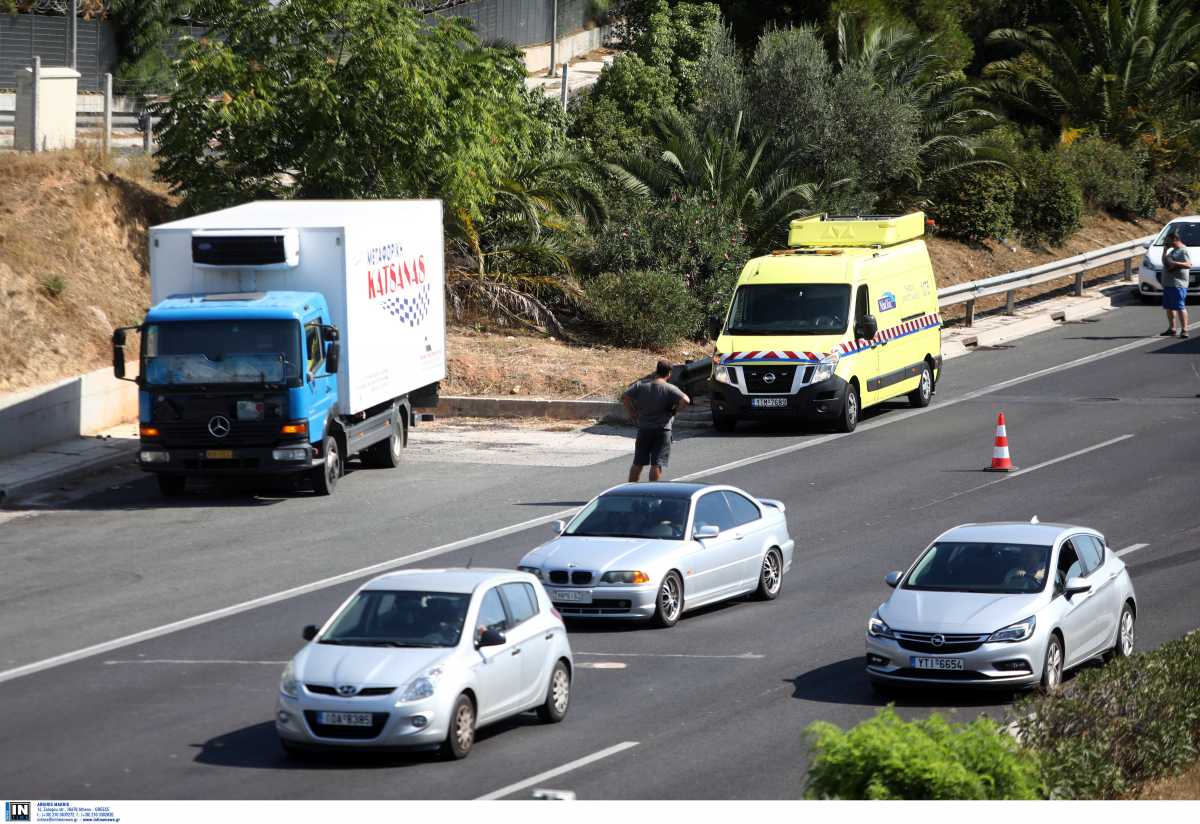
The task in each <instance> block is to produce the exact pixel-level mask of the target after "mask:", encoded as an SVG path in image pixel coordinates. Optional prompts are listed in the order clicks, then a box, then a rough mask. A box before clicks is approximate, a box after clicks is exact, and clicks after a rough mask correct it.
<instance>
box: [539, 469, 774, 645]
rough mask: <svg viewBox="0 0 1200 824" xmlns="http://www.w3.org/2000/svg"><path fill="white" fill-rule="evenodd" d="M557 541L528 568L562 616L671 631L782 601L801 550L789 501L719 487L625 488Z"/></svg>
mask: <svg viewBox="0 0 1200 824" xmlns="http://www.w3.org/2000/svg"><path fill="white" fill-rule="evenodd" d="M555 531H556V532H557V533H559V534H558V536H557V537H556V538H554V539H553V540H552V541H549V542H548V543H545V544H543V545H542V546H540V547H538V548H537V549H535V550H533V551H532V552H530V553H528V554H526V555H525V557H524V558H522V559H521V564H520V566H519V567H518V568H519V569H521V570H522V571H524V572H528V573H530V574H532V575H535V576H537V577H538V578H539V579H540V580H541V581H542V582H543V583H544V584H545V586H546V588H547V592H548V593H549V595H550V600H551V601H552V602H553V603H554V605H555V607H556V608H557V609H558V610H559V612H561V613H562V614H563V615H565V616H567V617H570V616H581V617H584V616H586V617H589V618H604V619H614V620H630V619H634V620H637V619H642V620H645V619H651V620H653V621H654V622H655V623H657V624H658V625H659V626H662V627H670V626H674V625H675V623H676V622H678V621H679V617H680V616H681V615H682V614H683V613H684V612H685V611H687V610H690V609H695V608H696V607H700V606H704V605H705V604H711V603H714V602H716V601H723V600H725V599H726V598H735V597H737V596H739V595H745V594H746V593H750V592H754V593H757V595H758V596H759V597H760V598H762V599H763V600H767V601H769V600H772V599H774V598H776V597H778V595H779V592H780V589H781V588H782V587H783V576H784V574H785V573H786V572H787V571H788V570H789V569H790V568H791V566H792V553H793V550H794V547H795V543H794V542H793V541H792V539H791V537H789V536H788V528H787V519H786V517H785V516H784V506H783V504H782V503H781V502H780V501H776V500H772V499H769V498H755V497H754V496H752V495H750V494H749V493H747V492H744V491H742V490H740V489H737V488H736V487H732V486H717V485H711V484H685V483H647V484H622V485H621V486H618V487H614V488H612V489H610V490H608V491H607V492H604V493H602V494H601V495H600V496H599V497H597V498H595V499H593V500H592V501H591V502H589V503H588V504H587V506H585V507H584V508H583V509H581V510H580V511H579V514H578V515H576V516H575V517H574V518H572V519H571V522H570V523H569V524H565V525H564V524H562V523H561V522H559V523H557V524H556V525H555Z"/></svg>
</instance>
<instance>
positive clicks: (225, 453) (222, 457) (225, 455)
mask: <svg viewBox="0 0 1200 824" xmlns="http://www.w3.org/2000/svg"><path fill="white" fill-rule="evenodd" d="M204 457H206V458H208V459H209V460H210V461H228V460H229V459H231V458H232V457H233V450H232V449H208V450H205V452H204Z"/></svg>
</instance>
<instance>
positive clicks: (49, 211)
mask: <svg viewBox="0 0 1200 824" xmlns="http://www.w3.org/2000/svg"><path fill="white" fill-rule="evenodd" d="M171 207H172V201H171V199H170V197H169V196H168V195H167V194H166V192H165V190H164V189H163V187H162V186H161V185H160V184H157V183H154V182H153V181H152V180H151V178H150V175H149V168H148V167H146V166H144V165H143V166H137V167H131V166H129V165H126V166H122V167H113V166H111V165H109V164H107V163H105V162H103V161H101V160H100V159H99V158H98V157H96V156H94V155H91V154H88V153H85V152H56V153H49V154H43V155H36V156H34V155H20V154H15V153H0V310H2V312H3V317H4V318H5V320H6V321H7V334H6V335H3V336H0V363H4V364H5V369H3V370H0V393H4V392H13V391H19V390H22V389H27V388H29V387H32V386H37V385H39V384H44V383H48V382H50V381H53V380H57V379H60V378H64V377H69V376H71V375H77V374H79V373H81V372H86V371H89V370H92V369H98V368H101V367H103V366H105V365H106V364H108V363H109V354H110V347H109V339H110V335H111V332H112V329H113V328H114V327H116V326H121V325H124V324H131V323H136V322H137V321H138V320H139V319H140V318H141V317H142V315H143V314H144V313H145V311H146V308H147V305H148V303H149V299H150V289H149V273H148V270H147V261H146V249H147V245H146V230H147V228H148V227H149V226H151V225H153V224H154V223H158V222H161V221H163V220H165V219H168V218H169V214H170V210H171ZM1163 219H1166V218H1165V216H1160V219H1159V220H1155V221H1141V222H1138V223H1131V222H1127V221H1123V220H1118V219H1116V218H1113V217H1109V216H1107V215H1092V216H1089V217H1087V218H1085V220H1084V227H1083V229H1082V231H1080V232H1079V233H1077V234H1076V235H1075V236H1074V237H1073V238H1072V239H1071V240H1070V241H1069V242H1068V243H1067V244H1066V245H1065V246H1064V247H1063V248H1060V249H1053V250H1047V249H1030V248H1025V247H1022V246H1016V247H1009V246H1005V245H1003V244H1000V243H994V242H989V243H984V244H974V245H969V244H962V243H957V242H955V241H951V240H947V239H945V238H940V237H933V238H930V240H929V249H930V255H931V257H932V259H933V267H934V271H935V273H936V274H937V278H938V283H939V285H941V286H946V285H949V284H954V283H962V282H964V281H969V280H976V279H978V278H982V277H987V276H988V275H995V274H1000V273H1002V272H1009V271H1013V270H1015V269H1022V268H1025V267H1028V266H1033V265H1035V264H1038V263H1043V262H1046V261H1050V260H1054V259H1056V258H1062V257H1067V256H1070V255H1074V254H1078V253H1080V252H1083V251H1086V250H1088V249H1095V248H1099V247H1101V246H1108V245H1110V244H1113V243H1118V242H1120V241H1122V240H1127V239H1131V238H1135V237H1140V236H1143V235H1147V234H1150V233H1151V232H1153V231H1155V230H1156V229H1157V228H1158V227H1159V226H1161V225H1162V220H1163ZM1059 285H1060V284H1059ZM1048 286H1049V288H1054V287H1055V286H1056V285H1055V284H1050V285H1048ZM1002 299H1003V298H998V300H1002ZM981 308H982V307H981ZM448 350H449V372H450V374H449V377H448V379H447V381H446V382H445V384H443V387H442V391H443V393H444V394H455V395H458V394H462V395H511V396H522V397H558V398H570V399H583V398H586V399H599V398H611V397H613V396H615V395H616V394H617V393H618V392H619V391H620V389H621V388H623V387H624V386H625V385H626V384H627V383H628V382H629V381H630V380H632V379H634V378H636V377H638V376H640V375H644V374H646V373H648V372H649V371H650V370H651V369H652V368H653V366H654V362H655V360H656V359H657V358H658V357H666V358H668V359H670V360H672V361H674V362H676V363H679V362H682V361H684V360H686V359H687V358H688V357H700V356H702V355H704V354H706V353H707V352H708V350H709V347H708V346H707V345H705V344H702V343H696V342H688V341H683V342H680V344H679V345H677V346H673V347H671V348H670V349H669V350H668V351H665V352H647V351H642V350H638V349H624V348H620V347H610V346H604V345H601V344H598V343H597V342H595V341H591V342H585V343H577V344H572V345H568V344H564V343H562V342H560V341H556V340H554V339H553V338H549V337H546V336H544V335H537V334H532V333H529V332H526V331H521V330H513V329H506V328H504V327H500V326H496V325H495V324H493V323H490V322H489V321H486V320H484V321H482V322H480V323H476V324H464V323H458V324H453V325H452V326H451V329H450V332H449V340H448Z"/></svg>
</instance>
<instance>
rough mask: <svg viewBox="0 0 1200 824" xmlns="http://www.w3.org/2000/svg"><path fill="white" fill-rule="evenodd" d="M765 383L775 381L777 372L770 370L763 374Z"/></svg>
mask: <svg viewBox="0 0 1200 824" xmlns="http://www.w3.org/2000/svg"><path fill="white" fill-rule="evenodd" d="M763 383H775V373H774V372H768V373H767V374H765V375H763Z"/></svg>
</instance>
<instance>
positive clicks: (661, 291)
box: [584, 271, 704, 349]
mask: <svg viewBox="0 0 1200 824" xmlns="http://www.w3.org/2000/svg"><path fill="white" fill-rule="evenodd" d="M584 306H585V309H586V311H587V313H588V314H589V315H590V316H591V317H592V318H593V319H594V320H595V321H597V322H598V323H600V324H601V325H603V326H604V327H605V328H606V329H607V330H608V331H609V333H610V334H611V336H612V340H613V342H614V343H618V344H623V345H627V346H645V347H649V348H651V349H660V348H663V347H666V346H669V345H671V344H672V343H675V342H676V341H678V340H679V339H680V338H683V337H687V336H689V335H693V334H695V332H696V330H697V329H699V328H700V324H701V323H702V322H703V320H704V311H703V309H702V308H701V306H700V302H699V301H698V300H696V299H695V298H694V297H692V295H691V293H689V292H688V290H687V287H686V286H684V284H683V281H682V280H680V279H679V277H678V276H677V275H673V274H669V273H667V272H646V271H632V272H624V273H622V274H618V273H616V272H605V273H604V274H602V275H600V276H599V277H596V278H595V279H593V280H592V281H591V282H590V283H588V284H587V286H586V289H585V303H584Z"/></svg>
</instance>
